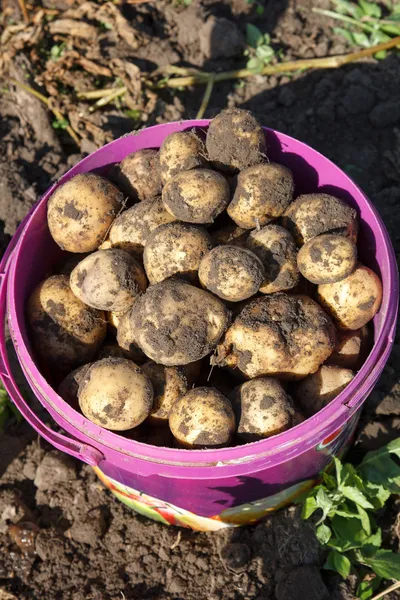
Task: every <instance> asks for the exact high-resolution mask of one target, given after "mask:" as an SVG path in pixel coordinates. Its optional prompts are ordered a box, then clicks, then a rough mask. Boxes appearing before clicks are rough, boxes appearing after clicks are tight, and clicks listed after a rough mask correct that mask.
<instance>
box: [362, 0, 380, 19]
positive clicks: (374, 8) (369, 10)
mask: <svg viewBox="0 0 400 600" xmlns="http://www.w3.org/2000/svg"><path fill="white" fill-rule="evenodd" d="M358 4H359V5H360V6H361V8H362V9H363V11H364V14H365V15H367V16H368V17H375V18H376V19H380V18H381V16H382V11H381V9H380V6H378V4H375V3H374V2H367V1H366V0H358Z"/></svg>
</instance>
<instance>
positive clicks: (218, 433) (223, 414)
mask: <svg viewBox="0 0 400 600" xmlns="http://www.w3.org/2000/svg"><path fill="white" fill-rule="evenodd" d="M169 426H170V429H171V431H172V435H173V436H174V438H175V439H176V440H177V442H178V444H179V445H181V446H184V447H186V448H193V449H194V448H220V447H223V446H228V445H229V443H230V442H231V440H232V438H233V435H234V432H235V426H236V422H235V415H234V412H233V409H232V406H231V403H230V402H229V400H228V399H227V398H226V397H225V396H223V395H222V394H221V393H220V392H218V390H216V389H215V388H210V387H198V388H194V389H193V390H190V392H188V393H187V394H185V395H184V396H182V397H181V398H180V399H179V400H177V402H175V404H174V405H173V406H172V408H171V411H170V414H169Z"/></svg>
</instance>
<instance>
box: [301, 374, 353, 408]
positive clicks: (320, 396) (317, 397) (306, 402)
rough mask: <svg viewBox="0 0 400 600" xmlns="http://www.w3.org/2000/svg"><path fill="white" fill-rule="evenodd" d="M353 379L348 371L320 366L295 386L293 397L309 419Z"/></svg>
mask: <svg viewBox="0 0 400 600" xmlns="http://www.w3.org/2000/svg"><path fill="white" fill-rule="evenodd" d="M353 378H354V373H353V371H351V370H350V369H344V368H343V367H336V366H329V365H322V366H321V367H320V368H319V369H318V371H317V372H316V373H313V374H312V375H309V376H308V377H306V378H305V379H303V380H302V381H299V382H298V383H297V384H296V387H295V389H294V391H293V395H294V396H295V398H296V400H298V402H299V403H300V404H301V407H302V409H303V411H304V414H305V415H306V416H308V417H310V416H312V415H315V413H317V412H318V411H319V410H321V409H322V408H324V406H327V404H329V402H331V401H332V400H333V399H334V398H336V396H338V395H339V394H340V392H341V391H342V390H344V388H345V387H346V386H347V385H348V384H349V383H350V381H351V380H352V379H353Z"/></svg>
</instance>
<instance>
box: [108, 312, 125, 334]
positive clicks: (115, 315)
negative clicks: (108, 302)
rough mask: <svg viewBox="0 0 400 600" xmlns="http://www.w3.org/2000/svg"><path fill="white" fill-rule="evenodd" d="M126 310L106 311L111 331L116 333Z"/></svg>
mask: <svg viewBox="0 0 400 600" xmlns="http://www.w3.org/2000/svg"><path fill="white" fill-rule="evenodd" d="M125 313H126V310H119V311H118V310H114V311H109V312H107V313H106V319H107V324H108V326H109V329H110V331H111V332H112V333H113V334H114V335H115V334H116V332H117V329H118V325H119V322H120V320H121V319H122V317H123V316H124V314H125Z"/></svg>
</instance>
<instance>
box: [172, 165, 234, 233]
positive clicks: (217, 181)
mask: <svg viewBox="0 0 400 600" xmlns="http://www.w3.org/2000/svg"><path fill="white" fill-rule="evenodd" d="M229 200H230V191H229V184H228V182H227V180H226V179H225V177H224V176H223V175H221V174H220V173H217V172H216V171H211V170H210V169H192V170H191V171H184V172H183V173H178V175H176V176H175V177H174V178H173V179H170V180H169V181H168V183H167V184H166V185H165V186H164V189H163V191H162V201H163V203H164V206H165V208H166V209H167V211H168V212H169V213H170V214H171V215H173V216H174V217H175V218H176V219H179V220H180V221H186V222H187V223H199V224H201V223H213V222H214V219H215V218H216V217H217V216H218V215H219V214H220V213H221V212H222V211H223V210H225V208H226V207H227V205H228V203H229ZM171 220H172V219H171Z"/></svg>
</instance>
